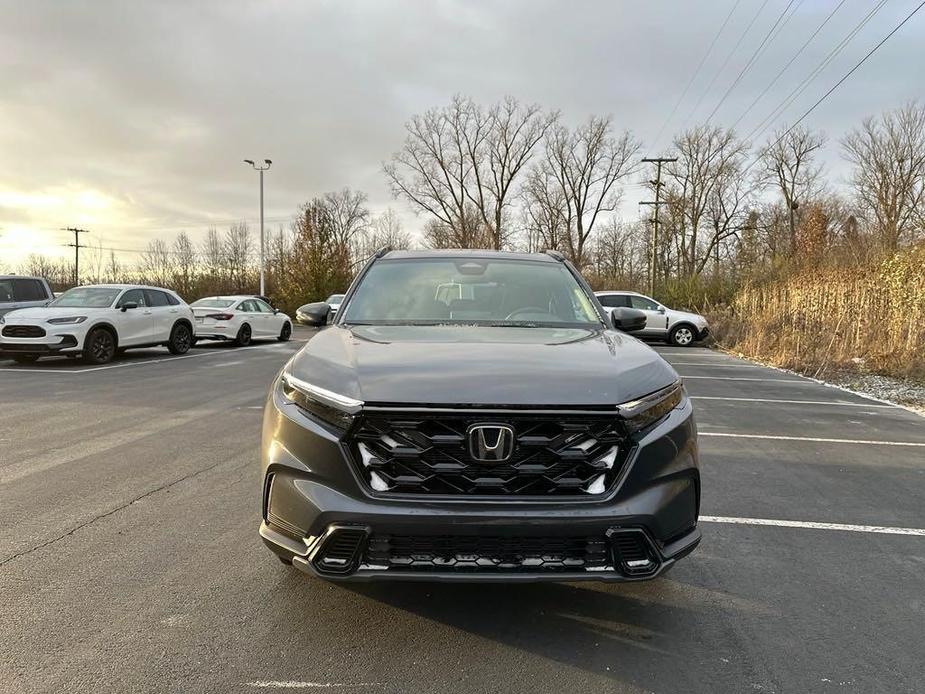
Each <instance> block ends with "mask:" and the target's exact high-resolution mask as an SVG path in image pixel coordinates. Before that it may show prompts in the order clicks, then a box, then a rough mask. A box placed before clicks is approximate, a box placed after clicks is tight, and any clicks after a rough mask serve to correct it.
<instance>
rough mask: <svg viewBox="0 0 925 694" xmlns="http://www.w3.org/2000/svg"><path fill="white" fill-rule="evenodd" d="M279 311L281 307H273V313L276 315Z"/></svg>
mask: <svg viewBox="0 0 925 694" xmlns="http://www.w3.org/2000/svg"><path fill="white" fill-rule="evenodd" d="M277 313H279V309H278V308H274V309H273V315H274V316H275V315H276V314H277Z"/></svg>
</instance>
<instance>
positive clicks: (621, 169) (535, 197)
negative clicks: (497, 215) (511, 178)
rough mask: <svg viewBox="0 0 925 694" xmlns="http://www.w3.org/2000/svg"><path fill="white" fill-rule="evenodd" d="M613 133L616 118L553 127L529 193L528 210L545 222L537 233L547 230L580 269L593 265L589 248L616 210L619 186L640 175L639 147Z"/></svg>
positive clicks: (625, 133)
mask: <svg viewBox="0 0 925 694" xmlns="http://www.w3.org/2000/svg"><path fill="white" fill-rule="evenodd" d="M612 129H613V128H612V121H611V118H610V117H600V116H592V117H591V118H589V119H588V120H587V121H586V122H585V123H584V124H582V125H580V126H578V127H577V128H575V129H574V130H569V129H568V128H567V127H565V126H563V125H555V126H553V127H551V128H550V129H549V132H548V133H547V136H546V142H545V148H544V153H543V158H542V160H541V162H540V163H539V165H538V167H537V169H536V170H535V171H534V172H533V174H532V176H531V181H530V184H529V186H528V188H527V197H528V203H527V209H530V207H531V205H532V206H533V208H534V209H535V210H538V212H539V217H538V219H540V220H541V221H542V224H541V225H539V227H538V228H540V227H545V228H546V229H547V230H548V231H549V233H550V241H555V242H556V244H557V245H558V247H559V248H561V249H562V250H563V251H564V252H565V253H566V255H568V257H569V259H570V260H571V261H572V262H573V263H574V264H575V265H576V266H577V267H579V268H580V267H582V266H583V265H584V264H585V263H586V262H587V261H588V258H587V257H586V254H585V247H586V246H587V244H588V239H589V238H590V237H591V234H592V232H593V231H594V226H595V224H596V223H597V221H598V219H599V218H600V216H601V215H602V214H604V213H607V212H612V211H613V210H615V209H616V207H617V204H618V202H619V199H620V196H619V194H618V191H617V190H616V183H617V181H619V180H620V179H621V178H623V177H625V176H627V175H629V174H631V173H632V172H633V171H634V170H635V169H634V166H633V164H632V163H631V162H632V160H633V158H634V157H635V156H636V153H637V152H638V151H639V143H638V142H637V141H636V140H635V139H634V138H633V137H632V136H631V135H630V134H629V132H623V133H622V134H621V135H619V136H617V137H614V136H613V134H612ZM556 205H558V206H560V207H559V209H558V210H555V206H556ZM555 229H563V230H566V233H565V238H564V239H560V238H559V237H558V236H556V237H554V236H553V233H552V232H553V230H555ZM556 233H559V232H556ZM563 241H564V243H563Z"/></svg>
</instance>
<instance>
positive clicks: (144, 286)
mask: <svg viewBox="0 0 925 694" xmlns="http://www.w3.org/2000/svg"><path fill="white" fill-rule="evenodd" d="M86 288H90V289H156V290H158V291H159V292H170V293H171V294H175V293H176V292H174V291H173V290H172V289H167V288H166V287H154V286H152V285H150V284H117V283H113V284H80V285H78V286H77V287H71V289H86Z"/></svg>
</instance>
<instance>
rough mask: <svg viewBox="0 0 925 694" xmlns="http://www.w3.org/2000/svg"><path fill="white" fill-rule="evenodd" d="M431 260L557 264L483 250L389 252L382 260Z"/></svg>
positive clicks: (527, 255) (532, 256)
mask: <svg viewBox="0 0 925 694" xmlns="http://www.w3.org/2000/svg"><path fill="white" fill-rule="evenodd" d="M433 258H479V259H486V260H490V259H492V258H504V259H510V260H533V261H539V262H542V263H556V262H559V261H558V259H557V258H554V257H553V256H551V255H549V254H548V253H520V252H517V251H491V250H488V249H484V248H445V249H444V248H441V249H433V250H424V251H389V252H387V253H385V254H384V255H383V256H382V259H383V260H420V259H433Z"/></svg>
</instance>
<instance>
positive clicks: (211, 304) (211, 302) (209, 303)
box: [190, 299, 234, 308]
mask: <svg viewBox="0 0 925 694" xmlns="http://www.w3.org/2000/svg"><path fill="white" fill-rule="evenodd" d="M233 303H234V299H200V300H199V301H194V302H193V303H192V304H190V306H205V307H206V308H228V307H229V306H231V305H232V304H233Z"/></svg>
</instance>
